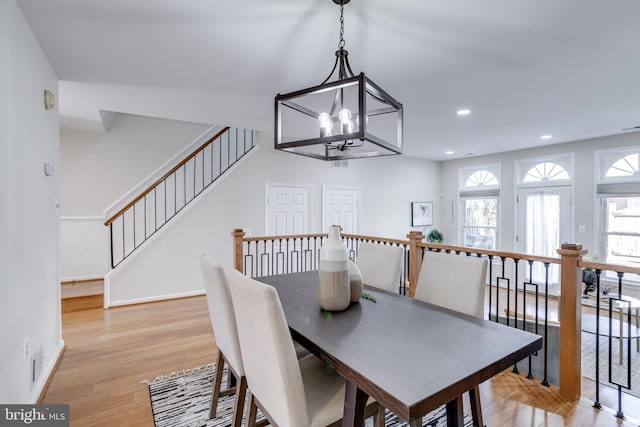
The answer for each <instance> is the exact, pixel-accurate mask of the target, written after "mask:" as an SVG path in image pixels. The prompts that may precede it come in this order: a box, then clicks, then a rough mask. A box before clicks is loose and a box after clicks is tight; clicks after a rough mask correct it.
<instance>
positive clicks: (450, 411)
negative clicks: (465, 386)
mask: <svg viewBox="0 0 640 427" xmlns="http://www.w3.org/2000/svg"><path fill="white" fill-rule="evenodd" d="M447 427H464V415H463V414H462V395H460V396H458V397H456V398H455V399H453V400H452V401H451V402H449V403H447Z"/></svg>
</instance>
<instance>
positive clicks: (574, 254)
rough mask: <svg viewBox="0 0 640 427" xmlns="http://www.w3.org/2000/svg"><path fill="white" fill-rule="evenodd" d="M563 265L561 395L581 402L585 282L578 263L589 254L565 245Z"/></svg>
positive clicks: (562, 251)
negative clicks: (583, 289)
mask: <svg viewBox="0 0 640 427" xmlns="http://www.w3.org/2000/svg"><path fill="white" fill-rule="evenodd" d="M557 252H558V254H559V255H560V257H561V262H560V289H561V291H560V307H559V313H558V315H559V320H560V394H561V395H562V396H564V397H566V398H568V399H572V400H576V399H579V398H580V394H581V389H580V383H581V380H582V372H581V364H580V363H581V358H582V339H581V332H580V330H581V329H582V301H581V299H582V295H581V294H582V289H581V288H582V286H581V283H582V279H581V278H580V277H579V275H578V261H579V260H580V259H581V257H582V255H583V254H585V253H586V252H587V251H586V250H582V245H580V244H571V243H563V244H562V245H561V246H560V249H558V251H557Z"/></svg>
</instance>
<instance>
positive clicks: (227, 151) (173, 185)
mask: <svg viewBox="0 0 640 427" xmlns="http://www.w3.org/2000/svg"><path fill="white" fill-rule="evenodd" d="M255 139H256V138H255V131H253V130H249V129H238V128H229V127H225V128H224V129H222V130H221V131H220V132H218V133H217V134H215V135H214V136H213V137H211V138H210V139H209V140H207V141H206V142H205V143H204V144H202V145H201V146H200V147H198V148H197V149H196V150H195V151H194V152H193V153H191V154H190V155H188V156H187V157H185V158H184V159H183V160H182V161H180V162H179V163H178V164H177V165H175V166H174V167H173V168H171V169H170V170H169V171H167V172H166V173H165V174H164V175H163V176H162V177H160V178H159V179H158V180H156V181H155V182H154V183H153V184H151V185H150V186H149V187H148V188H147V189H145V190H144V191H142V192H141V194H139V195H138V196H137V197H135V198H133V200H131V201H130V202H129V203H128V204H127V205H126V206H124V207H123V208H122V209H120V210H119V211H118V212H117V213H116V214H114V215H112V216H111V217H110V218H109V219H107V221H105V223H104V225H105V226H107V227H109V239H110V249H111V250H110V255H111V268H112V269H115V268H116V267H117V266H118V265H119V264H120V263H122V262H123V261H124V260H125V259H127V258H128V257H129V256H130V255H132V254H133V253H134V252H135V251H136V250H138V249H139V248H140V247H141V246H142V245H143V244H144V243H145V242H147V241H148V240H149V239H150V238H151V237H152V236H153V235H154V234H155V233H156V232H157V231H159V230H160V229H161V228H162V227H164V226H165V225H166V224H167V223H168V222H169V221H170V220H171V219H173V218H174V217H175V216H176V215H177V214H179V213H180V212H181V211H182V210H183V209H184V208H185V207H186V206H187V205H189V204H190V203H191V202H193V201H194V200H195V199H196V198H197V197H198V196H199V195H200V194H202V193H203V192H204V191H205V190H206V189H207V188H208V187H209V186H211V185H212V184H213V183H215V182H216V181H218V180H219V179H220V178H222V177H224V176H225V175H226V174H228V173H229V172H230V171H231V170H232V168H233V166H234V165H235V164H236V163H238V162H239V161H240V160H241V159H242V158H243V157H245V155H247V154H248V153H249V152H250V151H252V150H253V149H254V148H255V142H256V141H255Z"/></svg>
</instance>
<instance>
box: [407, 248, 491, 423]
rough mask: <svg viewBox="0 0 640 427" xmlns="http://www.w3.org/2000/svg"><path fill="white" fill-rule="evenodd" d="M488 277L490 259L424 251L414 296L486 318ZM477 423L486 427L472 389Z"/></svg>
mask: <svg viewBox="0 0 640 427" xmlns="http://www.w3.org/2000/svg"><path fill="white" fill-rule="evenodd" d="M486 280H487V260H486V259H485V258H478V257H476V256H464V255H456V254H448V253H444V252H431V251H427V252H425V253H424V257H423V259H422V268H421V269H420V275H419V276H418V283H417V284H416V291H415V294H414V298H416V299H418V300H421V301H425V302H428V303H430V304H434V305H438V306H441V307H445V308H448V309H450V310H454V311H458V312H460V313H465V314H469V315H472V316H475V317H480V318H484V294H485V285H486ZM469 400H470V402H471V415H472V417H473V425H474V426H483V425H484V423H483V421H482V407H481V406H480V391H479V389H478V387H477V386H476V387H474V388H473V389H471V390H469Z"/></svg>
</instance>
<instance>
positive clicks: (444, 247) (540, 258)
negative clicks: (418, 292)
mask: <svg viewBox="0 0 640 427" xmlns="http://www.w3.org/2000/svg"><path fill="white" fill-rule="evenodd" d="M418 246H420V247H423V248H433V249H442V250H446V251H456V252H473V253H474V254H483V255H491V256H494V257H499V258H502V257H504V258H513V259H517V260H525V261H539V262H547V263H549V264H560V261H561V260H560V258H554V257H544V256H538V255H528V254H521V253H518V252H503V251H494V250H490V249H480V248H472V247H466V246H453V245H441V244H438V243H425V242H422V243H419V244H418Z"/></svg>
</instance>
